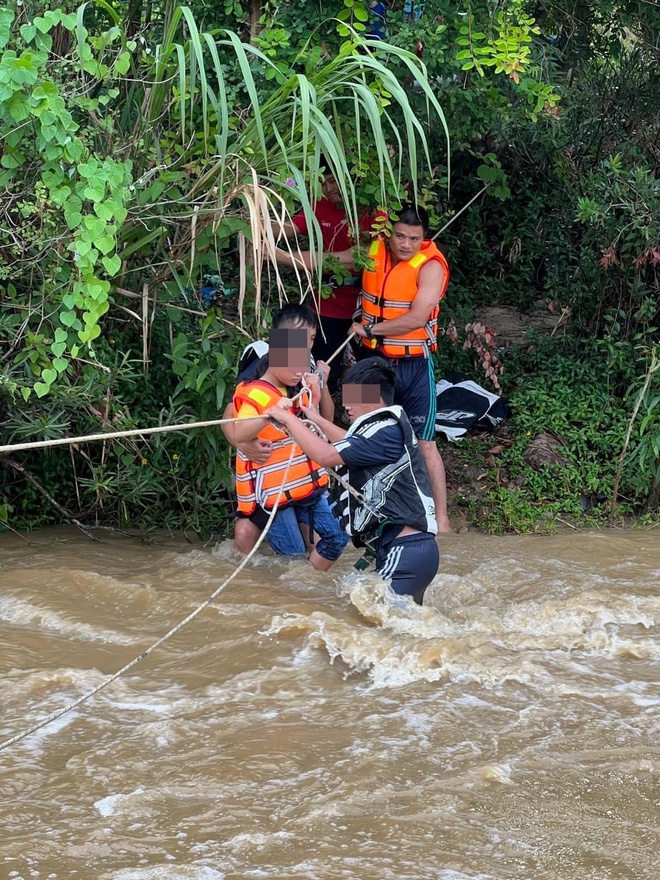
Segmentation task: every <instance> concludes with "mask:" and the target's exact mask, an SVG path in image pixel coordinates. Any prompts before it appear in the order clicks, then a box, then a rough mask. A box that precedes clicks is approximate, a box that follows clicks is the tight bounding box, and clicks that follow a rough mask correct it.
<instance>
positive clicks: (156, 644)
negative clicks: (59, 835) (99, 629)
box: [0, 446, 295, 752]
mask: <svg viewBox="0 0 660 880" xmlns="http://www.w3.org/2000/svg"><path fill="white" fill-rule="evenodd" d="M294 452H295V446H292V447H291V455H290V456H289V461H288V462H287V466H286V470H285V472H284V477H283V478H282V485H281V486H280V493H279V494H278V496H277V500H276V502H275V505H274V506H273V509H272V511H271V512H270V515H269V517H268V521H267V522H266V525H265V526H264V529H263V531H262V533H261V535H260V536H259V538H258V540H257V542H256V544H255V545H254V547H253V548H252V550H250V552H249V553H248V554H247V556H246V557H245V559H243V560H242V561H241V563H240V565H238V566H237V567H236V568H235V569H234V571H233V572H232V573H231V574H230V575H229V577H227V578H225V580H224V581H223V582H222V583H221V584H220V586H219V587H218V588H217V589H216V590H214V591H213V593H211V595H210V596H209V597H208V599H206V600H205V601H204V602H202V604H201V605H198V606H197V608H195V610H194V611H192V612H191V613H190V614H189V615H188V616H187V617H186V618H184V619H183V620H182V621H180V622H179V623H177V625H176V626H173V627H172V629H171V630H170V631H169V632H167V633H165V635H164V636H161V638H160V639H158V641H156V642H154V643H153V645H151V646H150V647H149V648H147V649H146V651H142V653H141V654H138V656H137V657H134V658H133V659H132V660H131V661H130V662H129V663H126V664H125V665H124V666H122V667H121V669H118V670H117V672H115V673H113V674H112V675H110V676H109V677H108V678H106V679H105V680H104V681H102V682H101V683H100V684H98V685H97V686H96V687H95V688H93V689H92V690H91V691H88V692H87V693H85V694H83V695H82V696H80V697H78V698H77V699H76V700H73V701H72V702H71V703H69V704H68V705H66V706H64V708H63V709H58V710H57V712H53V713H52V714H51V715H49V716H48V717H47V718H43V719H42V720H41V721H39V722H37V723H36V724H33V725H32V726H31V727H28V728H26V729H25V730H22V731H20V732H19V733H17V734H16V735H15V736H12V737H10V738H9V739H7V740H5V741H4V742H1V743H0V752H1V751H3V750H4V749H8V748H9V747H10V746H13V745H14V744H15V743H17V742H20V741H21V740H23V739H26V738H27V737H28V736H31V735H32V734H33V733H36V732H37V731H38V730H41V729H42V728H43V727H46V726H47V725H48V724H51V723H52V722H53V721H57V719H58V718H61V717H62V716H63V715H66V714H68V713H69V712H72V711H73V710H74V709H77V708H78V706H82V705H83V703H86V702H87V701H88V700H91V699H92V697H94V696H96V694H98V693H99V692H100V691H102V690H104V689H105V688H107V687H108V685H110V684H112V682H113V681H117V679H118V678H121V676H122V675H124V674H125V673H127V672H128V671H129V670H130V669H132V668H133V667H134V666H137V664H138V663H140V662H141V661H142V660H144V659H145V658H146V657H148V656H149V655H150V654H152V653H153V652H154V651H155V650H156V648H159V647H160V646H161V645H163V644H164V643H165V642H167V641H168V640H169V639H171V638H172V636H174V635H176V633H178V632H179V631H180V630H182V629H183V627H184V626H186V625H187V624H189V623H190V621H191V620H194V619H195V617H197V615H198V614H200V613H201V612H202V611H204V609H205V608H208V606H209V605H210V604H211V602H212V601H213V600H214V599H215V598H217V597H218V596H219V595H220V593H221V592H222V591H223V590H224V589H225V587H226V586H227V585H228V584H230V583H231V582H232V581H233V580H234V578H235V577H236V575H238V574H239V573H240V572H241V571H242V570H243V569H244V568H245V566H246V565H247V564H248V562H249V561H250V559H252V557H253V556H254V554H255V553H256V552H257V550H258V549H259V547H260V546H261V544H262V542H263V540H264V538H265V537H266V535H267V534H268V530H269V529H270V527H271V525H272V523H273V520H274V519H275V515H276V514H277V508H278V507H279V504H280V497H281V494H282V489H283V488H284V484H285V483H286V479H287V476H288V474H289V469H290V467H291V462H292V461H293V454H294Z"/></svg>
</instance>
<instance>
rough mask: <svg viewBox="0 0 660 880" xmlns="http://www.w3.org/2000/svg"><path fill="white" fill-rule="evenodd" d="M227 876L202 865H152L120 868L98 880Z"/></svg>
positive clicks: (207, 879)
mask: <svg viewBox="0 0 660 880" xmlns="http://www.w3.org/2000/svg"><path fill="white" fill-rule="evenodd" d="M226 876H227V875H226V874H225V873H223V872H222V871H217V870H216V869H215V868H208V867H206V866H203V865H168V864H163V865H152V866H151V867H149V868H122V869H120V870H119V871H112V872H110V873H105V874H101V875H100V876H99V880H224V878H225V877H226Z"/></svg>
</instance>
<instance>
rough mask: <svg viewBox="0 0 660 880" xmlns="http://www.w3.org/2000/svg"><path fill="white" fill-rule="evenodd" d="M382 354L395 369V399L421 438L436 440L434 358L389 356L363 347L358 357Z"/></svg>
mask: <svg viewBox="0 0 660 880" xmlns="http://www.w3.org/2000/svg"><path fill="white" fill-rule="evenodd" d="M374 355H376V356H377V357H382V358H383V360H385V361H387V363H388V364H389V365H390V366H391V367H392V369H393V370H394V375H395V377H396V379H395V384H394V403H396V404H398V405H399V406H400V407H402V408H403V411H404V412H405V414H406V415H407V416H408V419H409V421H410V424H411V425H412V429H413V431H414V432H415V436H416V437H417V439H418V440H435V435H436V428H435V416H436V392H435V374H434V372H433V359H432V358H424V357H416V358H415V357H407V358H390V357H385V355H384V354H381V353H380V352H379V351H375V352H374V351H370V350H369V349H368V348H366V347H365V346H361V347H360V353H359V360H363V359H364V358H367V357H374Z"/></svg>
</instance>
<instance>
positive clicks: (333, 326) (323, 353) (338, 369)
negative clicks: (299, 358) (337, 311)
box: [312, 315, 353, 394]
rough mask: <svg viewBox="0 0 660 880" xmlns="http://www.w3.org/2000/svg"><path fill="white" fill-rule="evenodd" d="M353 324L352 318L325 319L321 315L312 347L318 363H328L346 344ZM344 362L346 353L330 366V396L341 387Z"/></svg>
mask: <svg viewBox="0 0 660 880" xmlns="http://www.w3.org/2000/svg"><path fill="white" fill-rule="evenodd" d="M352 323H353V322H352V320H351V319H350V318H325V317H323V315H319V325H320V326H319V329H318V332H317V334H316V339H315V340H314V345H313V346H312V354H313V356H314V359H315V360H317V361H327V359H328V358H329V357H330V356H331V355H333V354H334V353H335V352H336V351H337V349H338V348H339V346H340V345H341V344H342V342H346V338H347V336H348V331H349V330H350V329H351V324H352ZM324 334H325V338H324ZM343 361H344V352H343V351H340V352H339V354H338V355H337V357H336V358H335V359H334V360H333V362H332V363H331V364H330V378H329V380H328V388H329V389H330V394H334V393H335V392H336V391H337V389H338V387H339V383H340V380H341V374H342V371H343Z"/></svg>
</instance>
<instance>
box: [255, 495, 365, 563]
mask: <svg viewBox="0 0 660 880" xmlns="http://www.w3.org/2000/svg"><path fill="white" fill-rule="evenodd" d="M269 516H270V512H269V511H266V510H264V509H263V508H262V507H258V508H257V510H256V511H255V513H253V514H252V516H251V517H250V520H251V522H253V523H254V524H255V525H256V526H257V528H259V529H261V530H262V531H263V530H264V529H265V528H266V523H267V522H268V519H269ZM301 523H302V524H303V525H306V526H308V528H309V529H310V531H311V532H313V533H315V534H316V535H318V541H317V542H316V544H315V547H316V552H317V553H318V554H319V556H322V557H323V558H324V559H328V560H330V561H332V562H334V561H335V560H336V559H339V557H340V556H341V554H342V552H343V550H344V548H345V547H346V545H347V544H348V541H349V537H348V535H347V534H346V532H344V531H342V529H341V526H340V524H339V520H338V519H337V517H336V516H335V515H334V514H333V513H332V511H331V510H330V507H329V505H328V493H327V492H325V491H321V492H315V493H314V495H312V496H310V497H309V498H307V499H306V500H305V501H298V502H296V503H295V504H289V505H287V506H286V507H281V508H278V510H277V513H276V514H275V517H274V519H273V522H272V524H271V527H270V529H269V531H268V534H267V536H266V537H267V538H268V543H269V544H270V546H271V547H272V549H273V550H274V552H275V553H277V554H278V555H279V556H303V555H304V554H305V553H306V552H307V548H306V546H305V542H304V540H303V537H302V535H301V533H300V524H301Z"/></svg>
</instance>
